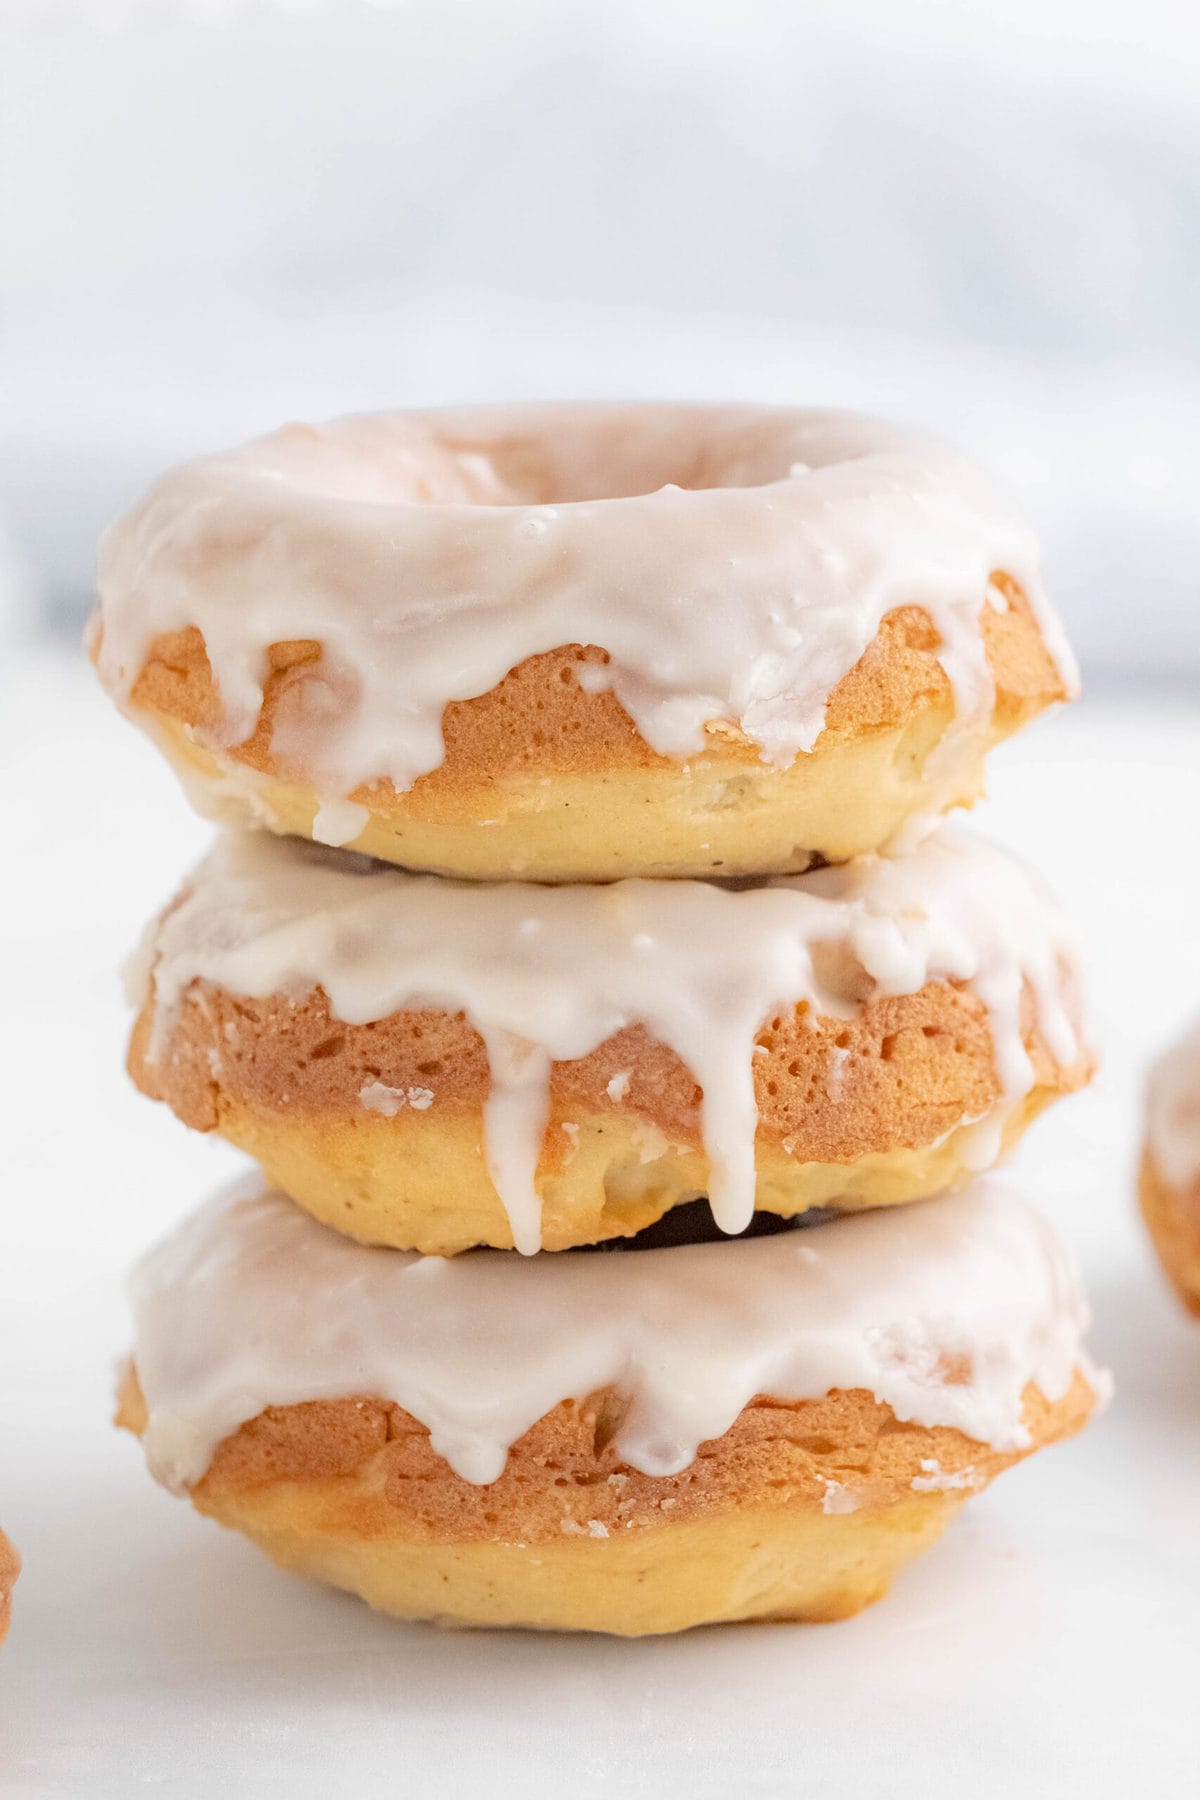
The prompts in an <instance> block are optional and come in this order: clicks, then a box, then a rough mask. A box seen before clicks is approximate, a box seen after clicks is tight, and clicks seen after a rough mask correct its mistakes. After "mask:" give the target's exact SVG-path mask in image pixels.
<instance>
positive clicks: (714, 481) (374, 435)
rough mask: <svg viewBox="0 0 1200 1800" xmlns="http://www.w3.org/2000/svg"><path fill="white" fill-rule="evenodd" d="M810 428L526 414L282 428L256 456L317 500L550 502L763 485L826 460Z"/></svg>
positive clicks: (676, 409)
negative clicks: (671, 488)
mask: <svg viewBox="0 0 1200 1800" xmlns="http://www.w3.org/2000/svg"><path fill="white" fill-rule="evenodd" d="M813 429H814V425H813V424H812V423H810V424H809V425H808V426H807V427H806V425H805V424H804V422H802V421H799V420H798V419H797V417H796V416H795V414H794V413H788V412H786V411H782V410H781V411H779V412H774V411H772V410H771V409H769V408H765V409H764V408H754V407H740V406H695V405H692V406H689V405H660V406H638V407H628V406H619V405H616V406H613V405H602V404H598V405H579V406H570V405H568V406H530V407H505V408H503V409H500V408H497V409H495V410H487V409H485V410H482V411H478V412H471V411H455V410H451V411H447V412H444V413H427V414H420V413H408V414H399V413H395V414H388V413H380V414H372V415H366V416H364V417H360V418H345V419H336V420H334V421H333V422H332V423H331V424H329V425H324V426H319V427H314V426H308V425H292V426H288V427H287V428H286V429H285V430H283V431H280V432H277V433H275V435H274V437H273V438H271V439H268V440H265V443H260V444H259V445H258V446H256V447H255V448H256V451H257V458H258V461H259V463H260V465H261V464H262V463H264V462H265V463H267V464H269V470H268V472H269V473H270V475H271V476H273V477H275V478H280V477H281V478H282V479H283V480H285V481H286V482H287V483H288V484H289V485H290V486H291V487H293V488H295V489H296V490H298V491H300V492H302V493H306V494H313V495H320V496H321V497H323V498H325V499H331V500H343V501H348V502H356V501H357V502H361V503H365V504H368V505H372V504H373V505H384V506H387V505H405V504H408V505H412V504H418V505H419V504H422V503H423V504H426V505H431V506H454V505H464V504H466V505H477V506H556V505H571V504H574V503H586V502H587V501H593V500H618V499H634V498H637V497H639V496H642V495H646V494H653V493H657V492H658V491H659V490H660V489H662V488H668V487H673V488H680V489H685V490H688V491H691V492H702V491H704V490H708V489H712V488H756V487H765V486H768V485H769V484H771V483H772V482H777V481H783V480H786V479H788V478H789V477H790V476H794V475H796V474H797V473H807V472H808V471H809V469H810V468H812V467H816V466H819V465H820V463H821V461H822V460H828V448H827V447H825V449H824V453H823V454H822V453H821V452H820V451H818V449H817V447H816V443H817V440H816V439H814V438H813V436H812V433H813ZM821 441H822V443H823V440H821ZM267 446H269V449H268V448H267ZM534 530H536V524H535V523H531V533H532V532H533V531H534Z"/></svg>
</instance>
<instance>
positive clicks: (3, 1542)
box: [0, 1531, 21, 1644]
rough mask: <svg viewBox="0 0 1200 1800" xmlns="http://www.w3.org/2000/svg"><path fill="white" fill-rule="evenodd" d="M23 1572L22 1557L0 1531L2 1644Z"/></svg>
mask: <svg viewBox="0 0 1200 1800" xmlns="http://www.w3.org/2000/svg"><path fill="white" fill-rule="evenodd" d="M20 1573H21V1559H20V1557H19V1556H18V1555H17V1553H16V1551H15V1550H14V1549H13V1547H12V1545H11V1544H10V1543H9V1541H8V1539H7V1538H6V1537H5V1535H4V1533H3V1532H2V1531H0V1644H2V1643H3V1642H4V1640H5V1638H6V1637H7V1636H8V1627H9V1625H10V1623H11V1622H12V1591H13V1587H14V1586H15V1584H16V1579H17V1576H18V1575H19V1574H20Z"/></svg>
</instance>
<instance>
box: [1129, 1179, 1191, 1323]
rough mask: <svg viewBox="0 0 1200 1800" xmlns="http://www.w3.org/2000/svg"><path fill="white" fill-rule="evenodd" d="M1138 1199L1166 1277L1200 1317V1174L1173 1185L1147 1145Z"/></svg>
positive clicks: (1189, 1308)
mask: <svg viewBox="0 0 1200 1800" xmlns="http://www.w3.org/2000/svg"><path fill="white" fill-rule="evenodd" d="M1138 1201H1139V1204H1140V1207H1141V1213H1142V1218H1143V1219H1144V1220H1145V1222H1146V1228H1147V1230H1148V1231H1149V1233H1150V1238H1151V1242H1152V1243H1153V1245H1154V1248H1155V1250H1156V1251H1157V1252H1158V1259H1159V1261H1160V1263H1161V1264H1162V1267H1163V1271H1164V1273H1165V1274H1166V1276H1167V1279H1168V1280H1169V1282H1170V1283H1171V1286H1172V1287H1173V1288H1174V1290H1175V1292H1176V1293H1177V1294H1178V1296H1179V1298H1180V1299H1181V1300H1182V1301H1183V1304H1184V1306H1185V1307H1186V1308H1187V1310H1188V1311H1189V1312H1190V1313H1192V1314H1193V1315H1194V1316H1195V1317H1196V1318H1200V1177H1197V1179H1196V1180H1195V1181H1194V1182H1192V1184H1191V1186H1190V1187H1182V1188H1181V1187H1175V1186H1172V1185H1171V1183H1170V1182H1168V1181H1167V1180H1165V1178H1164V1177H1163V1174H1162V1171H1161V1169H1160V1168H1159V1166H1158V1164H1157V1162H1156V1161H1155V1159H1154V1153H1153V1151H1151V1150H1149V1149H1147V1150H1146V1151H1145V1152H1144V1153H1143V1156H1142V1162H1141V1168H1140V1171H1139V1175H1138Z"/></svg>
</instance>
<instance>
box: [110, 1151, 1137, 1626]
mask: <svg viewBox="0 0 1200 1800" xmlns="http://www.w3.org/2000/svg"><path fill="white" fill-rule="evenodd" d="M132 1291H133V1299H134V1307H135V1313H136V1319H137V1324H136V1335H135V1347H134V1352H133V1361H132V1366H131V1368H130V1370H129V1372H128V1374H127V1376H126V1378H125V1381H124V1383H123V1388H122V1393H121V1398H120V1403H119V1412H118V1423H120V1424H123V1425H125V1426H128V1427H129V1428H130V1429H132V1430H133V1431H135V1432H137V1433H139V1434H140V1436H141V1438H142V1441H143V1445H144V1448H145V1452H146V1456H147V1459H148V1462H149V1465H150V1468H151V1471H152V1472H153V1474H154V1475H155V1476H156V1477H157V1478H158V1479H159V1480H160V1481H162V1482H164V1483H165V1484H166V1485H168V1486H169V1487H172V1488H174V1489H175V1490H176V1491H179V1492H186V1493H190V1495H191V1498H192V1500H193V1502H194V1503H195V1505H196V1507H197V1508H198V1509H199V1510H200V1511H201V1512H204V1513H208V1514H210V1515H211V1516H212V1517H214V1518H216V1519H218V1520H220V1521H221V1523H223V1524H225V1525H231V1526H234V1527H235V1528H237V1529H238V1530H240V1531H244V1532H245V1533H246V1534H247V1535H248V1536H249V1537H251V1538H253V1539H254V1540H255V1541H256V1542H257V1543H258V1544H260V1545H261V1546H262V1548H263V1549H265V1550H266V1551H267V1552H268V1554H269V1555H270V1556H272V1557H273V1558H274V1559H275V1561H276V1562H278V1563H281V1564H283V1565H284V1566H285V1567H289V1568H295V1569H299V1570H301V1571H303V1572H304V1573H306V1574H309V1575H314V1576H317V1577H319V1578H320V1579H322V1580H325V1581H329V1582H332V1583H334V1584H335V1585H336V1586H339V1587H344V1588H348V1589H350V1590H351V1591H353V1592H355V1593H358V1594H361V1595H362V1596H363V1597H364V1598H365V1599H367V1600H369V1601H370V1602H371V1604H372V1605H373V1606H377V1607H380V1608H382V1609H384V1610H385V1611H388V1612H393V1613H397V1614H399V1615H400V1616H402V1617H408V1618H428V1617H437V1618H442V1619H452V1620H459V1621H463V1622H468V1623H472V1624H481V1625H532V1626H545V1627H553V1628H558V1629H576V1630H594V1631H607V1632H616V1633H620V1634H622V1635H628V1636H640V1635H643V1634H646V1633H652V1632H667V1631H678V1630H682V1629H684V1628H685V1627H687V1626H691V1625H700V1624H705V1623H711V1622H716V1621H718V1620H733V1619H744V1618H788V1619H834V1618H841V1617H843V1616H845V1615H847V1614H849V1613H852V1612H856V1611H857V1610H858V1609H859V1608H860V1607H863V1606H865V1605H867V1604H868V1603H869V1602H870V1601H872V1600H874V1599H877V1598H878V1597H879V1596H880V1595H881V1594H882V1593H883V1592H884V1591H885V1589H886V1588H887V1586H888V1583H889V1581H890V1579H891V1577H892V1575H893V1574H894V1572H895V1571H896V1569H897V1568H898V1567H899V1566H900V1565H901V1564H902V1563H903V1562H905V1561H906V1560H907V1559H908V1558H909V1557H911V1556H912V1555H914V1554H915V1553H916V1552H917V1551H919V1550H921V1549H923V1548H924V1547H925V1546H926V1545H927V1544H929V1543H930V1542H932V1540H933V1539H934V1538H935V1537H936V1536H937V1535H938V1533H939V1532H940V1531H941V1529H942V1527H943V1525H944V1524H945V1523H946V1521H947V1520H948V1519H949V1518H950V1516H951V1515H952V1514H953V1513H954V1512H955V1511H956V1510H957V1508H958V1507H959V1505H961V1503H962V1501H963V1500H964V1499H965V1498H966V1497H967V1496H968V1495H969V1494H971V1493H973V1492H975V1491H977V1490H978V1489H980V1488H983V1487H985V1486H986V1485H987V1484H988V1482H989V1481H990V1480H991V1479H992V1477H993V1476H994V1475H995V1474H997V1473H998V1472H999V1471H1000V1470H1001V1469H1004V1468H1007V1467H1008V1466H1009V1465H1010V1464H1011V1463H1013V1462H1016V1461H1017V1460H1018V1459H1019V1458H1020V1457H1022V1456H1024V1455H1025V1454H1027V1453H1028V1452H1029V1451H1031V1450H1035V1449H1038V1448H1040V1447H1041V1446H1042V1445H1044V1444H1048V1443H1051V1442H1053V1441H1054V1440H1056V1439H1058V1438H1061V1437H1064V1436H1066V1435H1068V1434H1070V1433H1071V1432H1074V1431H1076V1430H1078V1429H1079V1427H1080V1426H1082V1425H1083V1423H1084V1422H1085V1420H1086V1419H1087V1417H1088V1415H1089V1413H1090V1411H1091V1410H1092V1407H1093V1405H1094V1403H1095V1400H1096V1398H1097V1396H1098V1395H1099V1394H1101V1393H1102V1392H1103V1391H1104V1383H1105V1378H1104V1377H1102V1376H1098V1375H1097V1374H1096V1373H1095V1371H1093V1370H1092V1369H1091V1367H1090V1365H1089V1363H1088V1361H1087V1358H1086V1356H1085V1354H1084V1352H1083V1349H1082V1344H1081V1338H1082V1332H1083V1330H1084V1328H1085V1325H1086V1315H1085V1307H1084V1304H1083V1300H1082V1296H1081V1294H1080V1291H1079V1287H1078V1284H1077V1280H1076V1277H1075V1274H1074V1271H1073V1269H1072V1267H1071V1265H1070V1263H1069V1261H1068V1259H1067V1257H1066V1253H1065V1251H1064V1250H1063V1248H1062V1247H1061V1245H1060V1244H1059V1243H1058V1241H1057V1240H1056V1239H1055V1237H1054V1236H1053V1234H1052V1233H1051V1232H1050V1230H1049V1228H1048V1227H1047V1226H1046V1225H1045V1224H1044V1223H1043V1222H1042V1221H1041V1220H1040V1219H1039V1218H1038V1217H1037V1216H1036V1214H1034V1213H1033V1212H1032V1210H1031V1209H1029V1208H1028V1207H1027V1206H1026V1205H1025V1203H1024V1202H1023V1201H1022V1200H1021V1199H1020V1198H1019V1197H1018V1196H1016V1195H1014V1194H1011V1193H1001V1192H1000V1191H999V1189H998V1185H997V1184H996V1183H994V1182H993V1181H989V1180H983V1181H981V1182H980V1183H979V1185H978V1186H977V1187H976V1188H974V1189H968V1190H966V1191H965V1192H964V1193H963V1194H961V1195H957V1196H954V1197H953V1198H950V1199H947V1200H941V1201H937V1202H935V1203H932V1204H930V1205H927V1206H918V1207H908V1208H905V1209H903V1210H901V1211H898V1212H897V1211H892V1212H879V1213H868V1214H863V1215H861V1216H860V1217H858V1218H855V1219H844V1220H840V1221H838V1222H837V1223H836V1224H826V1225H814V1226H811V1227H809V1228H807V1229H795V1228H792V1229H789V1228H786V1227H778V1226H776V1227H775V1229H774V1230H773V1231H772V1232H771V1233H770V1235H765V1236H761V1237H755V1238H751V1239H745V1240H742V1241H739V1242H737V1243H709V1244H700V1245H695V1246H691V1247H687V1248H682V1249H669V1250H644V1251H642V1250H637V1249H621V1250H616V1251H613V1252H610V1253H609V1254H597V1253H589V1252H586V1251H573V1252H568V1253H566V1254H564V1255H562V1256H557V1257H543V1258H540V1259H538V1260H537V1261H536V1262H532V1263H531V1262H528V1261H526V1260H524V1259H523V1258H520V1257H515V1256H511V1255H505V1254H504V1253H502V1252H496V1251H481V1252H479V1253H477V1254H476V1255H474V1256H468V1257H460V1258H456V1259H452V1260H448V1259H445V1258H430V1257H419V1256H414V1255H412V1254H410V1253H406V1252H400V1251H395V1252H387V1251H379V1250H369V1249H365V1248H364V1247H363V1246H361V1245H358V1244H354V1243H352V1242H351V1241H350V1240H349V1239H346V1238H343V1237H341V1236H339V1235H338V1234H337V1233H334V1232H331V1231H328V1230H326V1229H325V1227H323V1226H321V1225H318V1224H316V1223H314V1221H313V1220H311V1219H309V1218H308V1217H306V1215H305V1214H303V1213H301V1212H300V1211H299V1210H298V1209H297V1208H295V1207H293V1206H292V1205H290V1203H289V1202H288V1201H287V1200H285V1199H284V1198H283V1197H282V1196H281V1195H278V1194H270V1193H268V1194H262V1193H251V1194H247V1195H243V1196H241V1197H238V1196H235V1197H234V1198H232V1199H229V1198H226V1199H222V1200H220V1201H218V1202H216V1203H214V1204H212V1205H210V1206H209V1207H207V1208H205V1209H202V1210H201V1211H200V1213H198V1214H197V1215H195V1216H194V1217H193V1219H192V1220H191V1221H190V1222H188V1223H187V1224H185V1225H184V1226H183V1227H182V1228H180V1229H179V1230H178V1231H177V1232H176V1234H175V1235H174V1237H172V1238H171V1239H169V1240H168V1241H167V1242H166V1243H165V1244H164V1245H162V1246H161V1247H160V1248H158V1249H157V1250H155V1251H152V1252H151V1253H150V1255H149V1257H148V1258H147V1259H146V1260H145V1261H144V1262H143V1264H142V1265H141V1267H140V1269H139V1270H138V1272H137V1274H136V1276H135V1279H134V1282H133V1290H132Z"/></svg>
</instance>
